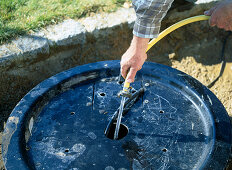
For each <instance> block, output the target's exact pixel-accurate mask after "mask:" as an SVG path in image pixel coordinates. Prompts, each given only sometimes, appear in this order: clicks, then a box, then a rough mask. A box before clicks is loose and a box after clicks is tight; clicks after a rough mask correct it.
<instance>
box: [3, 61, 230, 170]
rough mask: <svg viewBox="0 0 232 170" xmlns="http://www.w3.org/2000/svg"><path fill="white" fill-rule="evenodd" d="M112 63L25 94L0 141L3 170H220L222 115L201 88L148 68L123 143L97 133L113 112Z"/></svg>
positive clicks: (140, 77) (115, 70)
mask: <svg viewBox="0 0 232 170" xmlns="http://www.w3.org/2000/svg"><path fill="white" fill-rule="evenodd" d="M119 66H120V65H119V61H104V62H98V63H92V64H88V65H83V66H79V67H76V68H73V69H70V70H68V71H64V72H62V73H60V74H57V75H55V76H53V77H51V78H49V79H47V80H45V81H43V82H42V83H40V84H39V85H37V86H36V87H35V88H34V89H32V90H31V91H30V92H29V93H28V94H27V95H26V96H25V97H24V98H23V99H22V100H21V101H20V102H19V103H18V105H17V106H16V107H15V109H14V110H13V112H12V113H11V115H10V117H9V119H8V122H7V124H6V128H5V130H4V135H3V144H2V145H3V147H2V148H3V159H4V163H5V166H6V168H7V169H28V168H33V169H73V170H74V169H89V168H90V169H110V170H111V169H121V170H122V169H204V168H205V169H210V168H213V169H224V167H225V166H226V165H227V161H228V159H229V155H230V151H231V125H230V119H229V117H228V114H227V112H226V110H225V108H224V107H223V105H222V104H221V103H220V101H219V100H218V99H217V98H216V96H215V95H214V94H213V93H212V92H210V91H209V89H207V88H206V87H205V86H203V85H202V84H201V83H200V82H198V81H197V80H195V79H194V78H192V77H190V76H188V75H186V74H185V73H183V72H180V71H178V70H176V69H173V68H171V67H168V66H164V65H160V64H155V63H150V62H147V63H145V64H144V67H143V69H142V70H141V71H139V72H138V74H137V76H136V80H135V82H134V83H133V84H131V85H132V87H133V89H135V90H138V89H140V88H144V89H145V92H144V95H143V96H142V97H140V98H139V99H138V101H137V102H136V103H135V104H134V105H133V106H132V107H131V108H130V110H129V111H128V112H127V114H125V115H124V116H123V118H122V124H124V125H125V128H124V129H123V131H124V132H123V133H126V135H125V137H124V138H122V139H120V140H112V139H109V138H108V137H106V136H105V135H104V130H105V128H106V126H107V124H108V122H109V121H110V119H111V117H112V115H113V114H114V112H115V111H116V110H117V109H118V107H119V105H120V98H118V97H117V93H118V92H119V91H120V90H121V89H122V85H121V84H119V83H118V75H119Z"/></svg>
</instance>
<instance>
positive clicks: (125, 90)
mask: <svg viewBox="0 0 232 170" xmlns="http://www.w3.org/2000/svg"><path fill="white" fill-rule="evenodd" d="M130 90H131V87H130V83H128V82H125V83H124V86H123V89H122V90H121V91H120V92H119V93H118V97H121V96H123V97H128V98H131V96H132V94H131V92H130Z"/></svg>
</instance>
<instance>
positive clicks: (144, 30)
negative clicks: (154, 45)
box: [133, 19, 161, 38]
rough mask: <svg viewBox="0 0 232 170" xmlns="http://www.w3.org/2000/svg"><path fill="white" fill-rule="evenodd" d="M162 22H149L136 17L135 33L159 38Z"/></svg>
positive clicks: (145, 36) (144, 36)
mask: <svg viewBox="0 0 232 170" xmlns="http://www.w3.org/2000/svg"><path fill="white" fill-rule="evenodd" d="M160 25H161V23H160V22H157V23H152V24H151V23H149V22H147V21H142V20H139V19H136V21H135V24H134V29H133V34H134V35H135V36H137V37H141V38H157V37H158V35H159V31H160Z"/></svg>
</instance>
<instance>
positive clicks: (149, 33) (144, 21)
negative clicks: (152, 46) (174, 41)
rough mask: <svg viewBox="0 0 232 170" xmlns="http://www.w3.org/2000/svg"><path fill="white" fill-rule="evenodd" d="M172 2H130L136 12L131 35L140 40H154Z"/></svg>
mask: <svg viewBox="0 0 232 170" xmlns="http://www.w3.org/2000/svg"><path fill="white" fill-rule="evenodd" d="M173 1H174V0H132V4H133V7H134V9H135V12H136V16H137V18H136V21H135V25H134V29H133V34H134V35H135V36H137V37H142V38H156V37H157V36H158V34H159V31H160V25H161V21H162V19H163V18H164V16H165V15H166V13H167V11H168V9H169V8H170V7H171V4H172V2H173Z"/></svg>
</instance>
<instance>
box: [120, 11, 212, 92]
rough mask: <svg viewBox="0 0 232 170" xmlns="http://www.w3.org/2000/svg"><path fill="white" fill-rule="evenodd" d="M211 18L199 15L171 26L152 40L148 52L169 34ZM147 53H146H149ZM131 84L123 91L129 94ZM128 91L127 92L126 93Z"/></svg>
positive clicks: (125, 86)
mask: <svg viewBox="0 0 232 170" xmlns="http://www.w3.org/2000/svg"><path fill="white" fill-rule="evenodd" d="M209 18H210V17H209V16H206V15H199V16H195V17H190V18H187V19H184V20H182V21H180V22H177V23H176V24H173V25H171V26H170V27H168V28H167V29H165V30H164V31H162V32H161V33H160V34H159V36H158V37H157V38H154V39H152V40H151V41H150V42H149V43H148V47H147V51H148V50H149V49H150V48H151V47H152V46H153V45H155V44H156V43H157V42H158V41H159V40H161V39H162V38H164V37H165V36H166V35H168V34H169V33H171V32H172V31H174V30H176V29H178V28H180V27H182V26H184V25H187V24H190V23H192V22H197V21H203V20H208V19H209ZM147 51H146V52H147ZM129 86H130V83H128V82H125V83H124V87H123V91H124V92H127V89H128V88H129ZM125 90H126V91H125Z"/></svg>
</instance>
